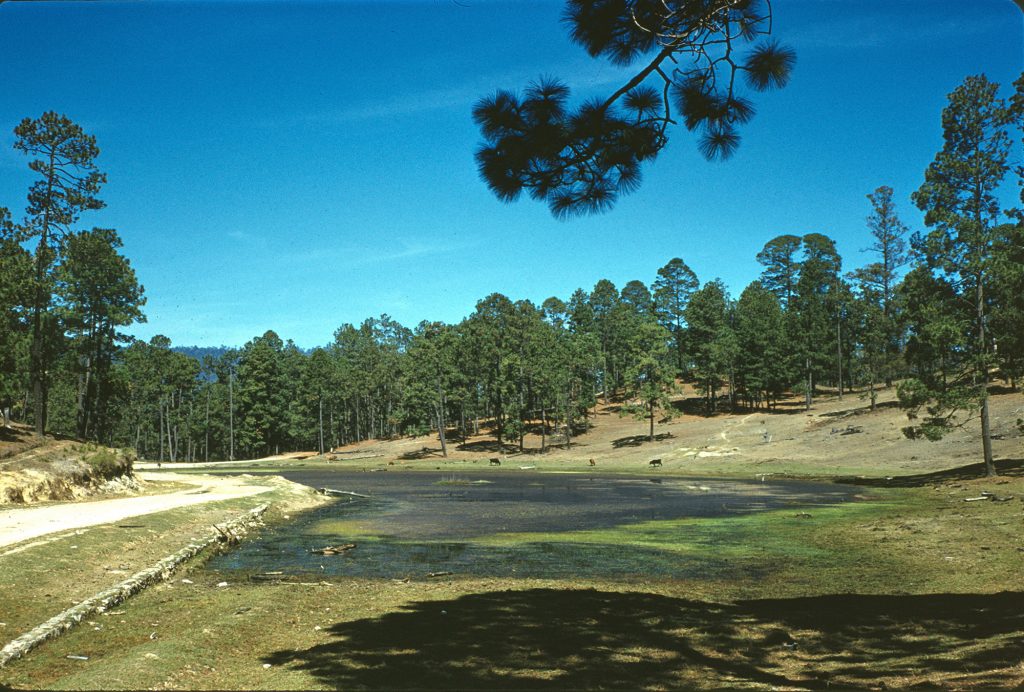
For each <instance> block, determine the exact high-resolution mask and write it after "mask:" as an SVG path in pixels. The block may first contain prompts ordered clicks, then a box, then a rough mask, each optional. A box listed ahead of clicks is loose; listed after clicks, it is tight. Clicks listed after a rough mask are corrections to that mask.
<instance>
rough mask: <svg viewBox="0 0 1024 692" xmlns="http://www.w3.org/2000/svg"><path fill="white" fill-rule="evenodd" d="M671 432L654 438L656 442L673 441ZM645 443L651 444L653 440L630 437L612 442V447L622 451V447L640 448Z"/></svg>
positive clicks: (637, 436) (641, 436)
mask: <svg viewBox="0 0 1024 692" xmlns="http://www.w3.org/2000/svg"><path fill="white" fill-rule="evenodd" d="M674 437H675V435H673V434H672V433H670V432H666V433H659V434H657V435H655V436H654V442H664V441H665V440H671V439H672V438H674ZM645 442H651V438H650V437H648V436H647V435H630V436H629V437H620V438H619V439H617V440H612V447H614V448H615V449H621V448H622V447H639V446H640V445H642V444H644V443H645Z"/></svg>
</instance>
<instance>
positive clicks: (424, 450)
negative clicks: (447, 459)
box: [398, 447, 444, 459]
mask: <svg viewBox="0 0 1024 692" xmlns="http://www.w3.org/2000/svg"><path fill="white" fill-rule="evenodd" d="M443 456H444V455H443V454H442V453H441V448H440V447H437V448H436V449H435V448H434V447H421V448H419V449H417V450H415V451H412V452H405V453H404V454H401V455H400V456H399V457H398V458H399V459H429V458H433V457H443Z"/></svg>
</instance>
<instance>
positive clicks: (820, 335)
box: [0, 76, 1024, 472]
mask: <svg viewBox="0 0 1024 692" xmlns="http://www.w3.org/2000/svg"><path fill="white" fill-rule="evenodd" d="M1015 87H1016V89H1015V91H1014V93H1013V94H1012V96H1011V97H1010V98H1009V99H1002V98H1000V97H999V87H998V85H997V84H994V83H992V82H990V81H988V80H987V79H986V78H985V77H984V76H978V77H969V78H967V79H966V80H965V81H964V83H963V84H962V85H960V86H959V87H957V89H956V90H954V92H953V93H951V94H950V96H949V104H948V106H947V107H946V109H945V110H944V111H943V113H942V123H943V129H944V144H943V148H942V150H941V151H939V152H938V153H937V154H936V157H935V159H934V161H933V162H932V163H931V165H930V166H929V167H928V169H927V171H926V175H925V180H924V181H923V183H922V185H921V187H920V188H919V189H918V190H917V191H915V192H914V193H913V195H912V200H913V202H914V203H915V204H916V205H917V207H918V208H920V209H921V210H922V211H923V212H924V215H925V216H924V222H925V227H926V230H925V231H922V232H918V233H910V230H909V228H908V227H907V225H906V224H905V223H904V222H903V221H902V220H901V219H900V218H899V216H898V214H897V212H896V205H895V192H894V191H893V190H892V189H891V188H890V187H887V186H881V187H879V188H878V189H876V190H875V191H873V192H871V193H870V194H869V195H867V204H866V205H865V209H866V212H867V216H866V231H867V232H866V237H868V238H870V241H869V242H870V246H869V247H868V249H867V250H866V252H867V253H869V255H870V258H869V261H868V262H867V263H866V264H864V265H863V266H860V267H857V268H854V269H852V270H849V271H844V267H843V260H842V258H841V257H840V254H839V252H838V251H837V249H836V244H835V242H834V240H833V239H832V238H830V237H828V236H827V235H826V234H824V233H808V234H805V235H780V236H777V237H775V238H772V239H771V240H769V241H768V242H767V243H766V244H765V245H764V247H763V249H762V250H761V251H760V252H759V253H758V254H757V261H758V262H759V263H760V264H761V266H762V272H761V275H760V277H759V278H758V279H757V280H755V281H753V282H752V283H750V284H749V285H748V286H746V287H745V288H744V289H743V290H742V291H741V292H740V294H739V296H738V297H733V296H731V295H730V294H729V291H728V290H727V288H726V286H725V285H724V283H723V282H722V281H720V280H718V279H710V280H705V281H703V282H701V280H700V279H699V278H698V277H697V275H696V274H695V273H694V272H693V270H692V269H691V268H690V267H688V266H687V264H686V262H685V261H684V260H683V259H681V258H673V259H671V260H670V261H668V262H667V263H666V264H665V265H664V266H663V267H661V268H660V269H658V270H657V273H656V275H655V277H654V278H653V280H652V281H651V282H650V283H645V282H644V281H640V280H634V281H630V282H628V283H626V284H625V285H624V286H622V287H621V288H619V287H616V286H615V285H614V284H613V283H612V282H611V281H608V280H606V279H602V280H600V281H598V282H597V283H596V284H595V285H594V287H593V288H592V289H591V290H589V291H587V290H583V289H579V290H577V291H576V292H574V293H573V294H572V295H571V296H568V297H567V298H559V297H551V298H548V299H547V300H545V301H543V303H542V304H540V305H536V304H534V303H532V302H531V301H528V300H513V299H511V298H509V297H507V296H504V295H501V294H497V293H495V294H491V295H488V296H486V297H485V298H483V299H481V300H480V301H479V302H477V304H476V306H475V309H474V310H473V312H472V313H471V314H470V315H469V316H468V317H466V318H465V319H464V320H462V321H461V322H459V323H457V324H445V323H441V322H430V321H424V322H421V323H420V324H418V325H416V326H415V327H413V328H409V327H406V326H403V325H401V324H399V323H398V322H396V321H395V320H393V319H391V318H390V317H389V316H387V315H382V316H380V317H378V318H371V319H367V320H365V321H364V322H362V323H361V324H359V325H354V324H343V325H342V326H341V327H339V328H338V329H337V330H336V331H335V333H334V339H333V341H332V342H331V343H329V344H327V345H325V346H322V347H318V348H314V349H312V350H303V349H300V348H299V347H297V346H296V345H295V344H294V343H293V342H291V341H284V340H282V339H281V338H280V337H279V336H278V335H277V334H276V333H274V332H273V331H268V332H266V333H265V334H263V335H262V336H258V337H256V338H254V339H252V340H251V341H249V342H248V343H247V344H245V345H244V346H243V347H241V348H237V349H228V350H226V351H224V352H221V353H218V354H215V355H205V356H202V357H201V358H194V357H191V356H189V355H186V354H183V353H180V352H177V351H175V350H173V349H172V348H171V344H170V341H169V340H168V339H167V338H166V337H162V336H157V337H154V338H153V339H151V340H150V341H149V342H144V341H138V340H134V339H131V338H130V337H127V336H126V335H125V334H123V333H122V332H121V331H119V330H121V329H124V328H125V327H127V326H128V325H130V324H132V323H135V322H139V321H142V320H144V319H145V318H144V316H143V313H142V307H143V305H144V302H145V298H144V295H143V290H142V287H141V286H140V285H139V283H138V281H137V279H136V277H135V274H134V272H133V270H132V268H131V266H130V263H129V262H128V260H127V259H126V258H124V257H123V256H122V255H121V254H120V251H119V250H120V247H121V242H120V239H119V238H118V235H117V233H116V232H115V231H114V230H111V229H98V228H94V229H92V230H89V231H81V230H79V231H75V230H73V227H74V226H75V224H76V223H77V221H78V217H79V215H80V214H82V213H84V212H86V211H88V210H91V209H96V208H99V207H100V206H102V202H100V201H99V199H98V197H97V195H98V192H99V188H100V186H101V185H102V183H103V182H104V180H105V177H104V176H103V174H102V173H100V172H99V171H98V170H97V169H96V166H95V159H96V157H97V155H98V149H97V148H96V145H95V141H94V140H93V138H92V137H90V136H88V135H86V134H85V133H84V132H82V131H81V128H79V127H78V126H77V125H75V124H74V123H72V122H71V121H70V120H68V119H67V118H65V117H64V116H59V115H57V114H54V113H46V114H44V115H43V116H42V117H41V118H39V119H37V120H29V119H26V120H25V121H23V122H22V123H21V124H20V125H19V126H18V128H16V130H15V135H16V138H17V139H16V143H15V147H16V148H17V149H18V150H19V151H22V152H24V153H26V154H28V155H29V156H30V157H31V160H30V162H29V167H30V169H31V170H32V171H34V172H35V173H36V174H37V175H38V179H37V181H36V182H35V183H33V185H32V187H31V188H30V190H29V204H28V206H27V208H26V212H25V216H24V220H23V221H21V222H19V223H14V222H13V221H12V218H11V215H10V213H9V212H8V211H7V210H6V209H3V210H0V229H2V231H0V232H2V235H0V237H2V240H3V242H2V245H0V263H2V265H0V266H2V269H3V271H2V276H3V281H2V283H0V307H2V309H3V312H2V315H3V322H2V324H0V359H2V365H3V370H2V380H0V403H2V405H3V408H4V410H5V415H6V412H7V411H9V410H10V409H13V410H14V413H15V414H16V415H17V416H19V417H21V418H23V419H25V420H27V421H30V422H31V423H33V424H34V425H35V426H36V430H37V431H38V432H40V433H41V432H43V431H44V430H50V431H55V432H59V433H64V434H73V435H76V436H78V437H83V438H90V439H96V440H99V441H101V442H103V443H105V444H110V445H118V446H131V447H134V448H135V449H136V450H137V451H138V452H139V454H140V455H141V456H143V457H145V458H151V459H162V460H171V461H176V460H209V459H233V458H244V457H252V456H260V455H265V454H269V453H275V452H283V451H290V450H297V449H318V450H320V451H321V452H323V451H325V450H327V449H330V448H333V447H337V446H339V445H345V444H349V443H352V442H357V441H362V440H368V439H377V438H388V437H394V436H400V435H415V434H426V433H431V434H434V435H437V437H438V440H439V442H440V447H441V450H440V453H441V454H443V455H447V453H448V448H449V444H451V443H452V442H455V441H458V442H460V443H463V442H465V441H466V439H467V438H468V437H470V436H471V435H475V434H478V433H480V432H481V429H482V428H484V429H485V430H486V431H487V432H489V433H490V434H491V435H492V437H493V443H489V445H488V446H487V447H486V448H487V449H490V450H496V449H524V448H525V445H526V436H527V435H528V434H535V435H539V436H540V442H539V448H540V450H543V449H546V448H547V447H548V446H549V445H552V444H558V445H570V444H571V443H572V439H573V437H574V436H575V435H578V434H580V433H581V432H583V431H585V430H586V428H587V425H588V415H589V411H590V410H591V409H592V408H593V407H594V406H595V404H596V403H597V402H598V401H599V400H605V401H611V400H615V401H618V402H620V403H621V404H622V406H621V410H622V412H623V413H624V414H627V415H633V416H635V417H636V418H637V419H638V420H642V421H645V423H646V431H647V435H648V437H650V438H653V437H654V434H655V426H656V423H657V422H658V421H659V420H664V419H666V418H670V417H671V416H672V415H674V413H675V412H676V408H675V407H674V405H673V402H672V399H673V395H674V394H675V393H677V391H678V383H679V382H680V381H688V382H691V383H692V384H693V385H694V386H695V387H696V389H697V391H698V392H699V393H700V396H701V402H700V406H701V407H702V408H703V410H704V411H706V412H707V413H708V414H713V413H715V412H716V411H718V410H721V409H723V408H728V409H730V410H737V409H740V408H746V409H757V408H769V409H770V408H772V407H773V406H775V405H776V403H777V402H778V400H779V399H780V398H781V397H783V396H787V395H789V394H799V395H801V396H802V397H803V398H804V403H805V405H806V406H807V407H810V406H812V405H813V401H814V397H815V396H816V394H817V393H818V392H820V391H821V390H822V388H824V387H828V388H829V389H830V390H832V391H835V392H836V393H838V395H839V396H842V395H843V394H844V393H845V392H847V391H848V390H850V389H851V388H857V389H858V390H861V391H863V392H866V394H867V396H868V398H869V400H870V402H871V405H872V406H874V405H875V402H876V398H877V389H878V388H879V387H882V386H891V385H893V384H897V385H898V394H899V398H900V401H901V403H902V404H903V405H904V406H905V407H906V409H907V411H908V414H909V415H910V416H911V420H910V424H909V425H908V426H907V428H906V429H905V432H906V433H907V434H908V435H911V436H923V437H929V438H935V437H938V436H941V435H942V434H944V433H945V432H946V431H947V430H949V429H950V427H951V426H952V425H955V424H956V423H957V421H958V420H959V421H961V422H962V416H960V417H959V418H958V417H957V414H958V412H960V413H962V412H963V411H967V412H969V413H970V414H976V415H977V416H978V418H979V419H980V421H981V426H982V439H983V453H984V458H985V461H986V463H987V465H988V468H989V470H990V472H992V471H994V467H993V465H992V459H991V445H990V443H989V436H990V433H989V430H988V411H987V404H988V385H989V383H990V381H991V380H992V379H993V378H1001V379H1004V380H1006V381H1007V382H1008V383H1009V384H1010V386H1012V387H1016V385H1017V383H1018V381H1019V379H1020V378H1021V377H1022V375H1024V215H1022V213H1021V210H1019V209H1004V208H1002V207H1001V206H1000V203H999V196H998V191H999V188H1000V186H1001V185H1002V184H1003V183H1004V182H1006V181H1008V180H1012V178H1014V177H1015V178H1016V180H1017V183H1018V185H1021V184H1022V181H1024V170H1022V166H1021V164H1020V162H1015V161H1013V160H1012V159H1011V157H1010V152H1011V148H1012V144H1013V143H1014V142H1018V143H1019V139H1020V132H1021V120H1022V118H1021V113H1022V112H1024V79H1021V80H1018V81H1017V82H1016V83H1015ZM1021 194H1022V195H1024V187H1022V193H1021ZM1022 202H1024V199H1022Z"/></svg>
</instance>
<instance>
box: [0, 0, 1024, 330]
mask: <svg viewBox="0 0 1024 692" xmlns="http://www.w3.org/2000/svg"><path fill="white" fill-rule="evenodd" d="M773 5H774V7H775V30H776V32H775V33H776V36H777V37H778V38H779V39H781V40H782V41H783V42H784V43H788V44H789V45H791V46H793V47H794V48H795V49H796V50H797V53H798V62H797V67H796V71H795V73H794V77H793V80H792V83H791V85H790V86H789V87H788V88H786V89H784V90H782V91H779V92H774V93H769V94H765V95H757V96H756V97H755V99H756V100H755V103H756V105H757V108H758V114H757V116H756V117H755V119H754V121H753V123H752V124H751V125H749V126H747V127H746V128H745V129H744V130H743V132H742V134H743V144H742V145H741V147H740V149H739V151H738V153H737V154H736V156H735V157H734V158H733V159H731V160H730V161H728V162H726V163H714V164H711V163H707V162H705V161H704V160H703V159H702V158H701V157H700V156H699V155H698V153H697V152H696V147H695V142H694V139H693V138H692V137H691V136H690V135H689V133H687V132H686V131H685V130H683V129H682V128H679V129H678V130H677V131H676V132H675V134H674V137H673V138H672V141H671V143H670V144H669V146H668V149H667V150H666V151H665V152H664V153H663V154H662V155H661V156H660V157H659V159H658V160H657V161H656V162H655V163H654V164H653V165H650V166H648V167H647V168H646V169H645V172H644V185H643V187H642V188H641V190H640V191H639V192H637V193H634V194H633V195H630V196H628V197H626V198H624V199H623V200H622V201H620V203H619V204H618V205H617V206H616V208H615V209H614V211H612V212H611V213H608V214H605V215H602V216H589V217H583V218H576V219H572V220H569V221H556V220H554V219H553V218H551V217H550V215H549V214H548V211H547V209H546V207H545V206H543V205H541V204H537V203H535V202H532V201H529V200H525V199H524V200H523V201H520V202H518V203H516V204H512V205H504V204H502V203H500V202H498V201H497V200H496V199H495V198H494V197H493V196H492V195H491V194H490V193H489V192H488V190H487V189H486V187H485V186H484V184H483V183H482V182H481V181H480V180H479V179H478V177H477V174H476V169H475V165H474V161H473V152H474V150H475V148H476V146H477V144H478V142H479V139H480V138H479V134H478V132H477V130H476V128H475V126H474V125H473V123H472V120H471V116H470V112H471V108H472V105H473V103H474V101H475V100H476V99H477V98H479V97H480V96H483V95H485V94H488V93H490V92H493V91H494V90H495V89H496V88H499V87H502V88H512V89H521V88H522V87H524V86H525V85H526V84H527V82H529V81H530V80H533V79H536V78H537V77H539V76H541V75H552V76H558V77H561V78H563V79H565V80H566V81H567V82H568V83H569V84H570V85H571V86H572V87H573V90H574V95H575V96H579V97H585V96H587V95H597V94H600V93H606V92H607V91H608V90H609V89H614V88H616V87H617V86H619V85H620V84H621V83H622V82H623V80H624V77H623V75H624V74H625V73H624V72H623V71H622V70H620V69H617V68H613V67H610V66H608V65H607V64H605V63H602V62H598V61H594V60H591V59H590V58H589V57H588V56H587V55H586V53H585V52H584V51H583V50H582V49H581V48H579V47H577V46H575V45H573V44H572V43H570V41H569V40H568V37H567V35H566V32H565V30H564V27H563V26H562V25H561V24H560V22H559V16H560V13H561V10H562V3H561V2H557V1H556V0H544V1H538V2H529V1H524V0H515V1H504V0H418V1H415V2H414V1H407V2H400V1H395V0H389V1H381V2H373V3H370V2H345V1H340V0H339V1H335V2H302V3H285V2H247V3H242V2H120V3H114V2H112V3H106V2H95V3H84V2H83V3H57V2H47V3H41V2H40V3H30V2H7V3H3V4H0V46H3V54H4V55H3V58H2V60H0V94H2V95H0V206H7V207H10V208H11V210H12V212H13V214H14V215H15V216H16V217H19V216H20V215H22V213H23V210H24V205H25V192H26V190H27V187H28V184H29V183H30V181H31V174H30V172H29V171H28V169H27V167H26V159H25V157H23V156H22V155H20V154H19V153H17V152H15V151H14V150H13V149H12V148H11V144H12V143H13V141H14V138H13V134H12V130H13V128H14V126H15V125H16V124H17V123H18V122H20V120H21V119H22V118H24V117H26V116H30V117H38V116H39V115H40V114H41V113H42V112H43V111H46V110H56V111H58V112H61V113H64V114H66V115H67V116H69V117H70V118H72V119H73V120H75V121H76V122H78V123H79V124H81V125H82V126H83V127H84V128H85V129H86V130H87V131H88V132H90V133H92V134H94V135H95V136H96V137H97V140H98V143H99V146H100V148H101V151H102V153H101V156H100V159H99V165H100V168H101V170H104V171H106V172H107V174H108V176H109V183H108V184H107V185H106V187H105V188H104V190H103V194H102V198H103V199H104V200H105V201H106V202H107V205H108V206H107V208H106V209H104V210H102V211H100V212H93V213H89V214H87V215H85V216H84V217H83V218H82V219H81V225H82V226H83V227H91V226H105V227H113V228H116V229H118V231H119V232H120V233H121V235H122V237H123V238H124V242H125V247H124V252H125V253H126V254H127V255H128V256H129V257H130V259H131V261H132V264H133V266H134V267H135V268H136V271H137V273H138V275H139V278H140V280H141V281H142V283H143V284H144V285H145V287H146V294H147V296H148V301H149V302H148V305H147V307H146V313H147V315H148V317H149V323H148V324H145V325H140V326H139V327H137V328H135V329H134V333H135V334H136V335H137V336H139V337H142V338H149V337H150V336H152V335H153V334H157V333H162V334H165V335H167V336H169V337H170V338H171V339H172V341H173V342H174V343H175V344H178V345H187V344H207V345H216V344H228V345H240V344H242V343H244V342H245V341H247V340H248V339H250V338H252V337H253V336H256V335H259V334H262V333H263V332H264V331H265V330H267V329H274V330H275V331H277V332H278V333H279V334H280V335H281V336H282V337H284V338H292V339H294V340H295V341H296V342H297V343H298V344H299V345H301V346H306V347H311V346H315V345H319V344H324V343H326V342H328V341H329V340H330V339H331V335H332V333H333V332H334V330H335V329H336V328H337V327H338V326H339V325H341V324H342V323H344V322H352V323H358V322H360V321H362V320H363V319H365V318H366V317H370V316H376V315H379V314H381V313H388V314H390V315H391V316H392V317H394V318H396V319H398V320H399V321H400V322H402V323H403V324H406V325H408V326H410V327H412V326H415V324H416V323H418V322H419V321H420V320H422V319H432V320H444V321H448V322H456V321H458V320H460V319H462V318H463V317H464V316H466V315H467V314H469V313H470V312H471V311H472V310H473V307H474V304H475V302H476V301H477V300H478V299H480V298H483V297H484V296H486V295H487V294H489V293H491V292H495V291H498V292H502V293H505V294H506V295H508V296H509V297H511V298H513V299H519V298H528V299H531V300H533V301H535V302H537V303H539V302H541V301H543V300H544V299H545V298H546V297H548V296H551V295H557V296H560V297H562V298H568V296H569V295H570V294H571V293H572V292H573V290H575V289H576V288H578V287H583V288H586V289H588V290H589V289H590V288H592V287H593V285H594V283H595V282H596V281H597V280H598V279H601V278H607V279H610V280H612V281H613V282H614V283H615V284H616V285H617V286H618V287H620V288H621V287H622V286H623V285H624V284H625V283H626V282H627V281H629V280H631V279H640V280H642V281H643V282H644V283H647V284H649V283H650V282H651V281H653V279H654V278H655V275H656V271H657V269H658V268H659V267H661V266H662V265H664V264H665V263H666V262H667V261H668V260H669V259H671V258H672V257H676V256H678V257H682V258H683V259H684V260H685V261H686V262H687V263H688V264H689V265H690V266H691V267H692V268H693V269H694V271H696V273H697V274H698V276H699V277H700V279H701V281H706V280H710V279H713V278H715V277H721V278H722V279H723V280H724V281H725V282H726V284H727V285H728V286H729V287H730V289H731V290H732V292H733V293H734V295H735V294H738V293H739V292H740V291H741V290H742V289H743V287H744V286H745V285H746V284H747V283H749V282H750V281H752V280H753V279H755V278H757V275H758V274H759V272H760V266H759V265H758V264H757V263H756V261H755V259H754V256H755V255H756V254H757V252H758V251H759V250H760V249H761V247H762V246H763V245H764V243H765V242H766V241H767V240H769V239H770V238H772V237H774V236H776V235H779V234H782V233H794V234H804V233H809V232H822V233H826V234H828V235H830V236H831V237H833V238H835V239H836V240H837V241H838V245H839V249H840V252H841V253H842V255H843V257H844V261H845V268H846V269H851V268H853V267H855V266H859V265H861V264H863V263H865V262H866V261H868V258H867V256H866V255H864V254H862V253H861V252H860V250H861V249H862V248H864V247H866V246H867V245H868V242H869V241H868V237H867V230H866V228H865V224H864V219H865V217H866V215H867V214H868V211H869V206H868V202H867V199H866V197H865V195H867V194H868V193H869V192H871V191H872V190H874V189H875V188H877V187H878V186H880V185H890V186H892V187H893V188H895V190H896V195H897V197H898V200H899V211H900V213H901V215H902V217H903V219H904V221H905V222H907V223H908V224H909V225H910V226H911V228H912V229H914V230H920V229H921V227H922V226H921V223H922V222H921V215H920V213H919V212H918V211H917V210H916V208H914V207H913V205H912V204H911V203H910V202H909V195H910V193H911V192H912V191H913V190H915V189H916V188H917V187H918V186H919V185H920V184H921V182H922V180H923V171H924V169H925V167H926V166H927V165H928V164H929V163H930V162H931V160H932V158H933V157H934V155H935V152H936V151H937V150H938V149H939V148H940V147H941V141H942V140H941V128H940V122H939V116H940V112H941V110H942V108H943V107H944V105H945V103H946V95H947V94H948V93H949V92H950V91H951V90H952V89H953V88H955V87H956V86H957V85H958V84H959V83H960V82H961V81H962V80H963V78H964V77H965V76H967V75H969V74H977V73H980V72H984V73H986V74H987V75H988V77H989V78H990V79H992V80H994V81H998V82H1000V83H1002V84H1003V85H1004V93H1008V92H1009V89H1008V86H1009V84H1010V83H1011V82H1012V81H1013V80H1014V79H1015V77H1016V76H1017V75H1018V74H1019V73H1020V72H1021V70H1022V68H1024V57H1022V56H1024V42H1022V35H1024V32H1022V17H1024V14H1022V13H1021V10H1020V9H1019V8H1018V7H1017V6H1016V5H1015V4H1014V3H1013V2H1012V1H1011V0H775V2H774V3H773ZM1016 154H1017V155H1018V156H1019V155H1020V152H1019V148H1018V151H1017V152H1016ZM1007 197H1008V199H1010V196H1009V194H1008V195H1007Z"/></svg>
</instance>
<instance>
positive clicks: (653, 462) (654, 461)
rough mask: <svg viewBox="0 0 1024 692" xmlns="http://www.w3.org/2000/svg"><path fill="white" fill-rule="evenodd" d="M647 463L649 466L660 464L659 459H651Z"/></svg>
mask: <svg viewBox="0 0 1024 692" xmlns="http://www.w3.org/2000/svg"><path fill="white" fill-rule="evenodd" d="M647 463H648V464H650V466H651V468H654V467H655V466H661V459H651V460H650V461H649V462H647Z"/></svg>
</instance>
